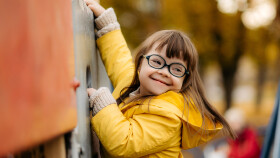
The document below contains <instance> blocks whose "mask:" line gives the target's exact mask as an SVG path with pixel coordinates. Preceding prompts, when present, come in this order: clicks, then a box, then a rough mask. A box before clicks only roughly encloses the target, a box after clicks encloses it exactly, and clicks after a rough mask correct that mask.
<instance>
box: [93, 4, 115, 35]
mask: <svg viewBox="0 0 280 158" xmlns="http://www.w3.org/2000/svg"><path fill="white" fill-rule="evenodd" d="M95 24H96V28H97V30H98V31H97V33H96V35H97V37H101V36H103V35H104V34H106V33H108V32H111V31H113V30H117V29H120V24H119V23H118V20H117V16H116V14H115V12H114V9H113V8H108V9H107V10H105V11H104V12H103V13H102V14H101V15H100V16H99V17H98V18H96V19H95Z"/></svg>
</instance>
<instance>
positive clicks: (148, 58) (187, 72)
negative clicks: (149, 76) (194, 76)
mask: <svg viewBox="0 0 280 158" xmlns="http://www.w3.org/2000/svg"><path fill="white" fill-rule="evenodd" d="M151 56H158V57H160V58H162V59H163V61H164V65H163V66H162V67H161V68H156V67H153V66H152V65H150V57H151ZM143 57H144V58H146V59H147V61H148V65H149V66H150V67H152V68H154V69H163V68H164V67H165V66H167V69H168V71H169V73H170V74H171V75H172V76H175V77H178V78H181V77H184V76H185V75H186V74H187V75H189V74H190V72H189V71H188V69H187V68H186V67H185V66H184V65H183V64H181V63H171V64H167V63H166V60H165V59H164V58H163V57H162V56H160V55H157V54H151V55H148V56H147V55H143ZM172 64H179V65H182V66H183V67H184V69H185V73H184V74H183V75H182V76H176V75H174V74H172V73H171V71H170V66H171V65H172Z"/></svg>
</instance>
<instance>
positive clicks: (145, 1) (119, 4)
mask: <svg viewBox="0 0 280 158" xmlns="http://www.w3.org/2000/svg"><path fill="white" fill-rule="evenodd" d="M278 1H279V0H122V1H114V0H101V4H102V5H103V6H104V7H105V8H108V7H113V8H114V9H115V12H116V14H117V17H118V20H119V22H120V24H121V29H122V31H123V34H124V36H125V38H126V40H127V42H128V45H129V47H130V49H131V51H132V52H133V50H134V49H135V48H136V47H137V46H138V45H139V44H140V43H141V42H142V41H143V40H144V39H145V38H146V37H147V36H148V35H150V34H151V33H153V32H156V31H158V30H162V29H178V30H181V31H184V32H185V33H186V34H187V35H188V36H190V38H191V39H192V41H193V42H194V43H195V46H196V48H197V50H198V52H199V56H200V74H201V77H202V79H203V81H204V84H205V88H206V92H207V95H208V98H209V99H210V101H211V103H213V105H214V106H215V107H216V108H218V110H219V111H220V112H221V113H224V112H225V111H226V110H227V109H229V108H230V107H238V108H241V109H242V110H244V112H245V114H246V116H247V118H248V121H249V123H250V124H252V125H254V126H265V125H266V124H267V123H268V121H269V117H270V115H271V112H272V110H273V106H274V102H275V96H276V91H277V85H278V81H279V77H280V69H279V68H280V62H279V61H280V60H279V59H280V54H279V46H280V45H279V44H280V32H279V30H280V21H279V20H280V14H279V9H280V7H279V2H278Z"/></svg>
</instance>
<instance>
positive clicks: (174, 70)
mask: <svg viewBox="0 0 280 158" xmlns="http://www.w3.org/2000/svg"><path fill="white" fill-rule="evenodd" d="M143 57H145V58H146V59H147V60H148V64H149V65H150V66H151V67H152V68H154V69H162V68H164V67H165V66H167V68H168V71H169V73H170V74H171V75H173V76H175V77H178V78H180V77H183V76H185V74H187V75H189V71H188V70H187V69H186V67H185V66H184V65H182V64H180V63H171V64H169V65H168V64H166V61H165V60H164V58H163V57H161V56H160V55H157V54H152V55H148V56H146V55H143Z"/></svg>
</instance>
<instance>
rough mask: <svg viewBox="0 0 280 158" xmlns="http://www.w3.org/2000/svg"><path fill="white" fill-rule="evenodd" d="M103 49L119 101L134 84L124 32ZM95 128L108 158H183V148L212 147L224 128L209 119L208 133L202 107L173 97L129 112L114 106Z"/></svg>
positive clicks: (112, 35) (105, 41)
mask: <svg viewBox="0 0 280 158" xmlns="http://www.w3.org/2000/svg"><path fill="white" fill-rule="evenodd" d="M97 45H98V47H99V50H100V53H101V57H102V60H103V63H104V65H105V68H106V71H107V73H108V76H109V78H110V80H111V82H112V84H113V86H114V88H115V90H114V92H113V96H114V98H115V99H117V98H118V97H119V94H120V91H121V90H122V89H123V88H124V87H126V86H128V85H129V84H130V82H131V81H132V79H133V73H134V64H133V62H132V57H131V53H130V51H129V49H128V48H127V44H126V42H125V40H124V38H123V35H122V33H121V31H120V30H114V31H112V32H109V33H107V34H105V35H104V36H102V37H101V38H99V39H98V40H97ZM183 111H184V112H183ZM91 122H92V126H93V128H94V131H95V132H96V134H97V136H98V138H99V139H100V141H101V143H102V146H103V151H104V152H103V156H104V157H133V158H136V157H151V158H152V157H164V158H166V157H183V156H182V153H181V148H182V149H189V148H193V147H196V146H198V145H199V144H201V143H203V142H206V141H209V140H210V139H211V138H212V137H213V136H214V135H215V134H216V133H217V132H218V131H219V130H220V129H221V128H222V125H221V124H219V123H218V124H216V125H215V126H216V127H214V126H213V125H212V124H211V123H210V122H209V120H208V119H206V120H205V121H204V122H205V123H206V124H207V125H208V128H207V129H202V128H201V126H202V123H203V122H202V117H201V114H200V113H199V111H198V110H197V109H196V107H195V106H194V105H187V104H184V98H183V96H182V95H181V94H180V93H176V92H173V91H168V92H166V93H164V94H161V95H159V96H155V97H153V98H152V99H150V100H149V99H147V100H146V101H144V102H140V101H135V102H131V103H129V104H127V105H125V106H123V104H120V105H119V106H118V105H116V104H111V105H109V106H107V107H105V108H103V109H102V110H101V111H99V112H98V113H97V114H96V115H95V116H94V117H93V118H92V120H91Z"/></svg>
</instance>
